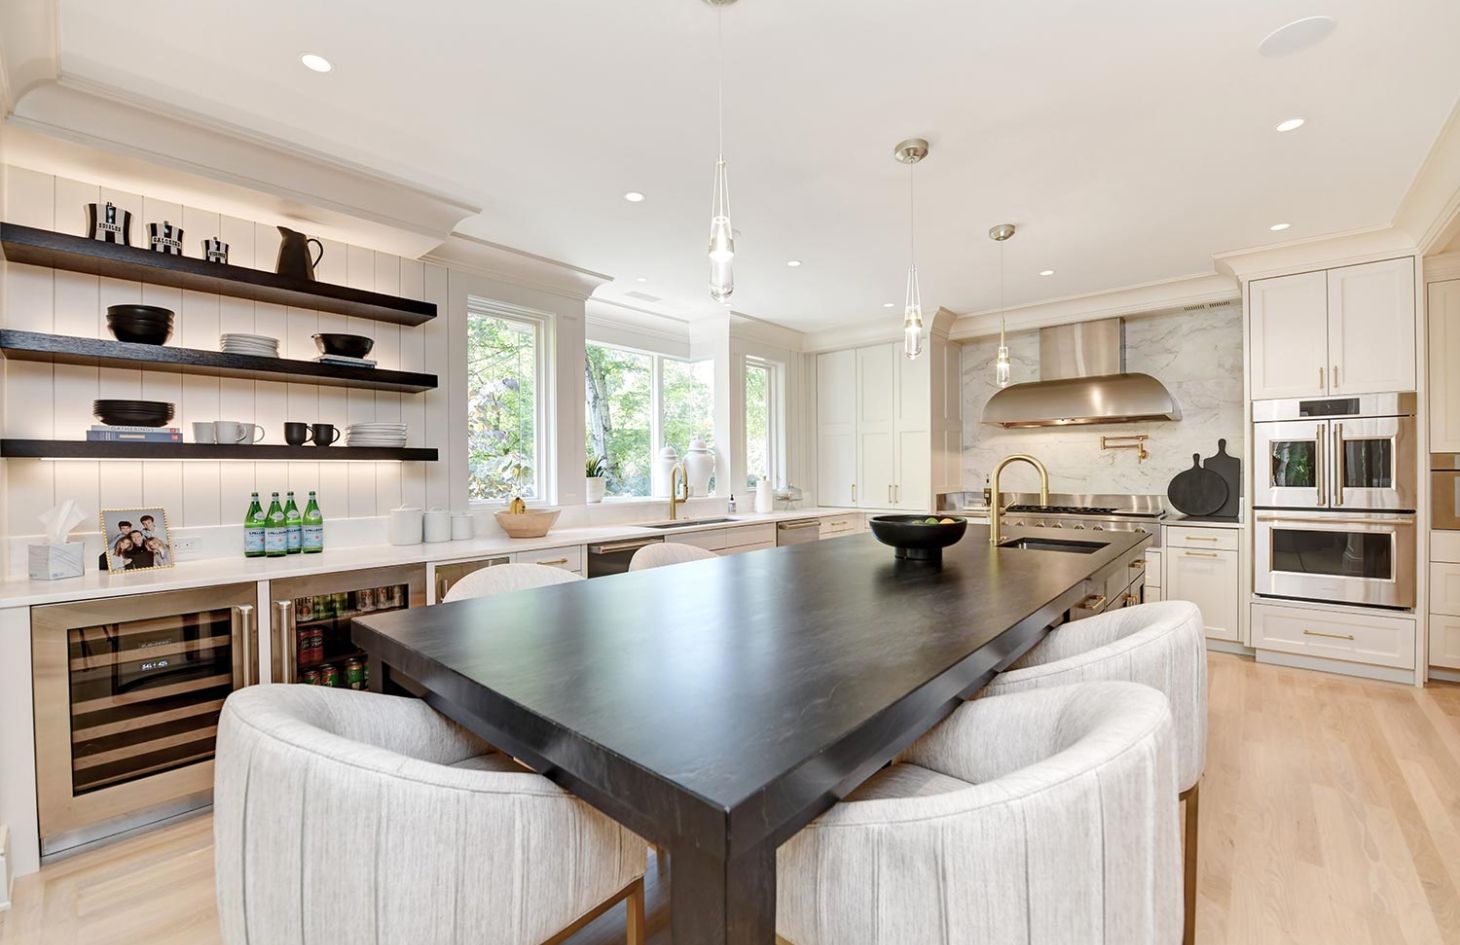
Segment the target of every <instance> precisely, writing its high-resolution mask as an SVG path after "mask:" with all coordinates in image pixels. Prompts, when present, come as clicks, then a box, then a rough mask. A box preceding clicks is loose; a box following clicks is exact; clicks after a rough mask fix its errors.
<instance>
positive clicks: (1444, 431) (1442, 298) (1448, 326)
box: [1429, 279, 1460, 453]
mask: <svg viewBox="0 0 1460 945" xmlns="http://www.w3.org/2000/svg"><path fill="white" fill-rule="evenodd" d="M1429 318H1430V451H1431V452H1434V453H1460V279H1457V280H1452V281H1449V282H1435V283H1431V285H1430V287H1429Z"/></svg>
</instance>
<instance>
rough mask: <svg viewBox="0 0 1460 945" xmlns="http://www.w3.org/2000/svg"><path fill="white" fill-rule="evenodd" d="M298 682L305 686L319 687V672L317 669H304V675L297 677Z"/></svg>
mask: <svg viewBox="0 0 1460 945" xmlns="http://www.w3.org/2000/svg"><path fill="white" fill-rule="evenodd" d="M299 681H300V682H302V683H304V684H305V685H306V686H318V685H319V670H317V669H306V670H305V671H304V675H302V676H300V677H299Z"/></svg>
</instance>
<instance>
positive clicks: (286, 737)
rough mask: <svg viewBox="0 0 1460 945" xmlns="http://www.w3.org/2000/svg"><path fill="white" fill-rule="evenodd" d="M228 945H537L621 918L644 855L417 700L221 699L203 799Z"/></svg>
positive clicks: (305, 693)
mask: <svg viewBox="0 0 1460 945" xmlns="http://www.w3.org/2000/svg"><path fill="white" fill-rule="evenodd" d="M213 819H214V826H213V834H214V846H215V863H216V868H217V888H218V913H219V923H220V925H221V927H222V932H223V941H224V942H226V943H227V945H263V943H267V945H305V943H314V942H333V943H341V945H376V943H378V942H410V943H412V945H456V943H461V945H467V943H481V942H493V943H497V945H541V943H543V942H558V941H561V940H562V934H561V933H563V932H564V931H565V930H567V929H569V928H571V927H574V926H576V925H577V920H580V919H583V918H585V917H590V916H595V915H597V914H600V913H601V912H603V911H606V910H607V909H608V908H610V907H611V906H612V905H614V904H616V903H617V901H618V900H620V899H626V900H627V901H628V903H629V905H628V926H629V941H630V942H632V943H634V945H640V943H642V941H643V938H642V936H643V927H644V925H643V873H644V864H645V844H644V841H643V840H641V839H640V838H638V837H637V836H635V835H634V834H632V833H630V832H629V831H627V830H625V829H624V828H622V827H620V826H619V825H618V824H616V823H614V822H613V821H612V820H609V819H608V818H607V817H604V816H603V815H602V814H599V813H597V812H596V811H594V810H593V809H592V808H590V807H589V806H588V805H587V804H584V803H583V802H582V801H580V800H577V799H576V798H574V797H572V796H571V795H569V794H567V793H566V792H564V791H563V790H562V789H560V788H558V787H557V786H556V785H554V784H553V783H552V782H551V781H549V780H547V779H546V778H543V777H540V776H538V775H536V774H533V773H532V772H530V771H527V770H526V769H524V768H521V767H518V766H517V765H516V764H515V763H513V761H512V760H511V759H510V758H507V757H506V756H505V755H501V754H498V753H495V752H491V750H490V749H488V748H487V747H486V746H485V745H484V744H483V743H482V742H480V741H479V740H477V739H476V738H475V737H473V736H472V735H471V734H470V733H468V732H466V731H465V730H463V729H461V728H459V727H457V726H456V725H454V724H453V723H451V722H450V721H448V720H447V719H445V718H444V717H442V716H440V715H438V714H437V713H436V712H434V711H433V710H432V709H431V708H430V707H428V706H427V705H426V704H425V703H424V702H420V701H417V700H415V699H407V698H400V697H396V696H385V695H379V694H376V693H368V692H355V691H352V690H348V689H325V688H320V687H315V686H283V685H274V686H252V687H249V688H247V689H242V690H239V691H237V692H235V693H233V694H232V695H231V696H229V697H228V701H227V702H226V703H225V704H224V706H223V712H222V716H221V718H220V720H219V727H218V749H217V761H216V769H215V777H214V788H213Z"/></svg>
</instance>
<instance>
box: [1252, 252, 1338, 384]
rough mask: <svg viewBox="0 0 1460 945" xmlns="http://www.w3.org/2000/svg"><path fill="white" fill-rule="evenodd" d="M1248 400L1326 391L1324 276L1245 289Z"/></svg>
mask: <svg viewBox="0 0 1460 945" xmlns="http://www.w3.org/2000/svg"><path fill="white" fill-rule="evenodd" d="M1247 300H1248V311H1249V313H1250V314H1251V320H1252V399H1253V400H1265V399H1268V398H1273V397H1314V396H1322V395H1324V394H1326V393H1328V367H1327V364H1328V361H1327V358H1326V354H1327V351H1326V348H1327V343H1328V342H1327V336H1328V277H1327V274H1326V273H1323V272H1301V273H1298V274H1297V275H1293V276H1282V277H1280V278H1277V279H1258V280H1255V281H1254V282H1252V283H1250V284H1249V285H1248V287H1247Z"/></svg>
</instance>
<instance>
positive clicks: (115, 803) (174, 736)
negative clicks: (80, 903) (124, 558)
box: [31, 584, 259, 856]
mask: <svg viewBox="0 0 1460 945" xmlns="http://www.w3.org/2000/svg"><path fill="white" fill-rule="evenodd" d="M257 600H258V586H257V585H256V584H228V585H221V586H217V587H209V588H203V589H199V590H188V591H170V592H162V593H156V594H132V595H126V596H121V597H107V598H102V599H99V600H91V601H83V602H79V603H72V604H52V605H48V606H43V607H35V608H33V609H32V611H31V648H32V672H33V673H34V676H33V680H34V698H35V736H36V739H35V741H36V795H37V796H36V800H37V807H38V815H39V826H40V834H41V853H42V855H43V856H51V855H54V854H57V853H60V852H63V851H66V850H69V849H71V848H73V847H76V846H79V845H81V844H85V843H88V842H91V841H93V840H98V839H101V838H102V837H107V836H112V835H115V834H118V833H122V832H125V831H127V830H130V829H133V828H136V827H141V826H143V825H146V824H150V823H155V822H157V821H159V820H163V819H166V818H168V817H171V816H175V815H177V814H181V813H185V812H187V811H190V810H196V809H198V808H202V807H206V806H207V805H208V804H209V803H211V801H212V788H213V748H214V739H215V737H216V735H217V731H218V713H219V711H220V710H221V709H222V707H223V700H224V699H225V698H227V696H228V694H229V693H231V692H233V691H234V690H235V689H239V688H242V687H244V686H248V685H252V684H254V683H256V682H258V681H259V680H258V636H257V623H256V621H255V616H256V615H255V613H254V606H255V604H256V602H257Z"/></svg>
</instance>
